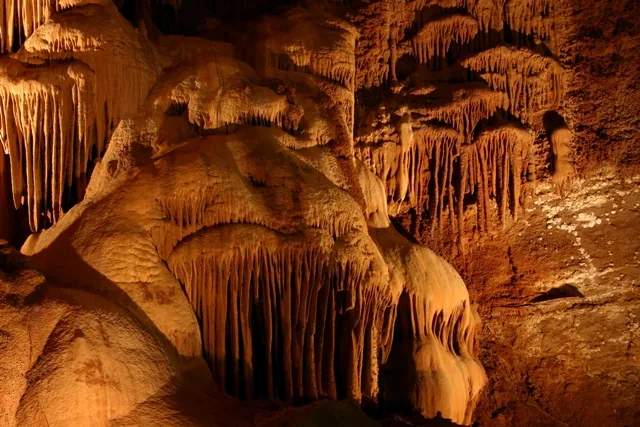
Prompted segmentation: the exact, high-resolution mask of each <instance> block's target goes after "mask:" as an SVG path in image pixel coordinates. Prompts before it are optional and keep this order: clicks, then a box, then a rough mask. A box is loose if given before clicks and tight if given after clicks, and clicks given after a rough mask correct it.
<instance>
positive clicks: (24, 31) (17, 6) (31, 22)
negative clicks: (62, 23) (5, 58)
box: [0, 0, 78, 53]
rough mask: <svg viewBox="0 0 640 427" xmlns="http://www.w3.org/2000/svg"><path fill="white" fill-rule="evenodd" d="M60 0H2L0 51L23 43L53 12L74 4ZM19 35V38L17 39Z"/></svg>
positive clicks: (7, 50) (8, 50)
mask: <svg viewBox="0 0 640 427" xmlns="http://www.w3.org/2000/svg"><path fill="white" fill-rule="evenodd" d="M68 3H73V4H76V3H78V2H68V1H60V0H53V1H51V0H33V1H25V0H2V1H1V2H0V53H5V52H11V51H12V50H13V48H14V47H15V46H16V44H22V43H23V42H24V41H25V40H26V39H27V38H28V37H29V36H30V35H31V34H32V33H33V32H34V31H35V30H36V29H37V28H38V27H39V26H40V25H42V24H43V23H44V22H45V21H46V20H47V19H48V18H49V16H51V14H52V13H53V12H55V11H60V10H62V9H66V8H68V7H71V6H73V4H68ZM16 36H17V39H16Z"/></svg>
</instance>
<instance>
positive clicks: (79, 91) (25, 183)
mask: <svg viewBox="0 0 640 427" xmlns="http://www.w3.org/2000/svg"><path fill="white" fill-rule="evenodd" d="M98 18H99V19H98ZM149 47H150V45H149V41H148V40H146V39H145V37H144V36H142V35H141V34H140V33H139V32H138V31H137V30H135V29H134V28H133V27H132V26H131V24H129V23H128V22H127V21H126V20H125V19H124V18H123V17H122V16H121V15H120V14H119V12H118V10H117V9H116V7H115V6H113V5H112V4H111V3H108V4H104V5H85V6H80V7H77V8H72V9H69V10H66V11H64V12H62V13H59V14H52V15H51V16H50V18H49V20H48V21H47V22H46V23H45V24H43V25H41V26H40V27H38V28H37V29H36V30H35V31H34V32H33V33H32V34H31V36H30V37H29V38H28V39H27V40H26V41H25V43H24V45H23V46H22V48H21V49H20V51H19V52H18V53H17V54H16V55H15V57H16V58H17V59H18V61H20V63H21V64H24V65H20V64H14V63H10V60H6V63H7V65H4V66H3V67H2V69H1V70H0V79H3V81H4V84H3V85H2V105H1V106H0V114H1V116H2V119H1V120H2V121H1V122H0V126H1V127H2V128H1V132H0V138H1V139H2V144H3V147H4V151H5V153H6V154H9V156H10V157H11V163H12V167H11V171H12V182H13V194H14V203H15V205H16V207H18V206H19V205H20V204H22V203H23V202H22V200H23V197H24V203H25V204H27V205H28V207H29V223H30V226H31V229H32V230H33V231H37V230H40V229H42V228H43V227H44V226H45V225H50V224H52V223H55V222H56V221H58V220H59V219H60V217H61V216H62V213H63V212H62V204H63V195H64V193H65V192H66V191H69V190H70V189H71V188H72V187H74V188H75V189H76V193H77V194H76V195H75V196H74V197H73V198H75V197H77V198H82V196H83V194H84V186H85V185H86V178H87V177H86V173H87V169H88V167H89V163H90V161H91V160H93V159H94V158H95V157H96V156H100V155H101V154H102V153H103V152H104V148H105V144H106V142H107V141H108V139H109V138H110V135H111V132H112V130H113V129H115V127H116V126H117V124H118V122H119V121H120V119H121V118H122V117H124V116H126V115H129V114H132V113H133V112H135V111H136V110H137V108H138V106H140V104H141V103H142V102H143V101H144V99H145V98H146V95H147V93H148V91H149V89H150V88H151V86H152V85H153V84H154V82H155V79H156V77H157V75H158V73H159V71H160V67H159V62H158V59H157V58H156V56H155V53H154V50H153V49H150V48H149ZM3 61H5V60H4V59H3ZM68 61H72V62H68ZM9 63H10V64H9ZM27 64H29V65H27ZM46 64H51V65H46ZM34 65H35V66H37V68H32V67H33V66H34ZM27 66H29V68H26V67H27ZM62 70H65V71H62ZM65 75H66V77H65V78H63V76H65Z"/></svg>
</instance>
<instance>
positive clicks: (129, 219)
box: [0, 0, 635, 427]
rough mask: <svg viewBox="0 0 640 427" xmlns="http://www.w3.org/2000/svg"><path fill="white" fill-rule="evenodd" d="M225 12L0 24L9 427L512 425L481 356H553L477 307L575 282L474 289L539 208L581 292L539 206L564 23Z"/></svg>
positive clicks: (423, 12)
mask: <svg viewBox="0 0 640 427" xmlns="http://www.w3.org/2000/svg"><path fill="white" fill-rule="evenodd" d="M219 3H220V4H216V5H211V4H207V2H203V1H199V0H193V1H162V2H156V1H150V0H120V1H114V2H112V1H109V0H82V1H79V0H75V1H66V0H65V1H62V0H56V1H47V2H42V1H39V0H37V1H30V2H29V1H14V0H0V53H1V54H2V55H1V56H0V101H1V102H0V142H1V143H2V148H3V152H4V156H3V157H2V158H1V159H0V160H1V161H0V181H1V182H0V184H1V185H0V238H1V239H8V240H10V241H11V242H12V243H14V244H17V245H21V249H20V251H21V254H18V253H17V252H15V251H14V250H12V249H10V248H9V246H8V245H7V244H5V243H2V244H1V245H0V246H1V247H0V391H1V392H2V393H0V395H2V398H1V399H0V424H2V425H8V426H16V427H17V426H40V425H47V426H49V427H53V426H84V425H99V426H103V425H104V426H107V425H114V426H122V427H126V426H135V425H166V426H178V425H180V426H185V425H187V426H201V425H220V426H225V425H247V426H249V425H260V426H276V425H307V424H308V425H318V426H319V425H337V423H339V422H342V423H352V424H354V425H368V424H371V425H377V422H376V421H374V420H373V419H370V418H367V417H366V416H365V415H364V413H363V412H362V411H361V409H360V408H362V409H364V410H366V411H367V414H368V415H370V416H372V417H375V418H380V419H383V418H385V417H388V416H391V415H393V414H395V415H393V416H394V417H396V418H392V419H391V421H389V420H386V421H383V422H385V423H387V425H396V424H394V423H395V421H394V420H396V421H397V420H399V419H400V420H401V419H402V417H403V416H409V415H411V414H414V415H415V416H416V417H420V418H421V419H422V420H424V419H427V418H446V419H448V420H451V421H452V422H453V423H456V424H462V425H470V424H472V422H473V421H474V410H475V409H476V407H478V405H480V408H481V411H480V413H479V414H476V417H477V420H479V422H480V423H481V424H482V423H483V424H482V425H487V423H489V424H491V422H494V421H495V422H496V423H498V424H499V423H501V422H502V423H503V424H504V423H508V422H509V421H514V422H515V421H522V417H520V418H519V417H518V415H517V410H521V406H517V405H519V403H517V404H516V406H515V407H516V408H517V410H514V412H513V413H515V414H516V415H513V416H510V417H511V418H509V419H507V418H505V417H506V415H504V414H510V412H509V411H508V410H507V409H504V407H502V406H500V403H501V402H500V397H499V391H496V390H499V384H500V382H499V381H500V380H502V378H496V377H491V378H487V375H486V374H485V370H484V368H483V366H482V364H481V362H480V359H479V355H478V349H479V348H480V347H481V346H482V348H483V349H484V352H483V354H482V357H483V358H484V359H483V360H484V361H485V362H488V366H489V367H490V369H491V372H493V373H495V372H498V368H500V369H502V368H503V365H505V363H506V362H503V360H504V359H501V357H502V354H499V355H496V354H495V351H496V350H495V348H494V347H489V350H487V348H488V347H487V344H482V343H481V342H480V340H479V336H480V334H484V336H485V337H487V338H488V340H489V341H488V342H490V343H491V345H494V343H496V342H502V341H501V340H506V339H507V338H508V337H503V336H497V335H499V334H500V332H499V331H503V332H504V333H505V334H510V333H513V332H512V331H514V330H517V331H518V333H521V334H523V336H527V337H528V340H530V341H531V342H532V343H537V344H536V345H537V346H538V347H536V348H535V349H532V350H531V354H537V355H538V356H539V357H546V355H548V353H545V350H544V349H546V347H544V345H543V344H541V342H542V341H544V340H545V339H546V336H547V335H546V334H547V333H548V332H549V331H546V330H545V329H544V327H542V326H540V325H534V326H531V325H529V324H525V323H523V326H520V327H519V328H516V327H515V326H513V325H511V324H510V323H508V322H510V320H504V323H499V324H498V323H496V316H495V312H494V311H493V310H494V306H493V305H492V304H493V301H502V300H501V298H503V295H502V294H498V295H494V296H491V297H490V298H488V297H487V292H491V291H490V289H498V290H500V292H503V293H504V294H505V295H507V296H508V297H510V298H513V299H514V300H517V301H518V304H520V303H522V301H521V300H522V299H523V298H525V297H526V298H528V299H527V300H526V301H525V303H524V304H525V305H526V304H539V303H545V302H547V301H549V300H554V299H557V298H561V299H562V298H565V297H566V298H584V297H585V294H584V293H582V292H581V291H580V289H578V287H577V286H578V285H580V286H582V285H583V282H580V281H578V280H577V279H576V280H573V279H572V281H571V283H570V284H564V285H563V286H555V287H553V288H552V289H550V290H545V291H544V293H542V294H541V295H538V296H532V295H531V290H530V289H528V288H527V289H525V290H520V291H516V290H513V289H512V290H509V289H507V290H504V289H502V288H501V285H499V284H496V282H495V281H498V280H502V278H503V276H501V274H502V270H500V269H499V268H497V269H496V271H495V274H494V272H493V271H489V270H490V267H487V269H486V270H483V267H482V262H484V261H483V260H486V261H487V265H488V266H491V265H492V264H491V262H493V261H495V260H492V258H491V256H490V255H487V254H490V250H491V248H498V249H500V250H502V246H500V245H501V244H502V243H503V242H511V241H512V240H510V239H513V238H515V237H514V234H513V233H516V232H517V233H519V234H518V236H519V237H521V236H522V234H523V233H525V234H526V235H527V236H528V235H529V234H527V233H531V231H529V230H527V228H526V227H527V226H528V225H529V224H531V223H533V224H534V227H535V224H537V222H536V220H537V217H536V214H535V213H532V212H534V211H535V206H541V204H544V203H545V202H543V201H541V200H547V199H549V200H547V202H548V204H546V205H544V206H543V207H542V208H541V209H542V210H543V211H544V212H546V213H548V215H547V219H548V226H547V228H548V229H549V230H551V229H552V228H553V227H556V226H557V227H558V229H562V230H564V231H569V232H570V235H571V236H573V237H575V238H576V240H575V242H574V243H575V244H573V246H575V247H576V248H578V249H575V250H578V252H579V257H582V258H584V259H585V260H587V263H586V264H585V266H586V267H585V268H587V270H585V271H586V273H585V274H588V275H589V277H591V279H590V280H591V282H590V283H592V282H593V277H595V273H594V272H595V271H596V270H597V267H596V265H595V264H594V263H593V262H592V261H591V259H590V258H589V257H590V255H589V252H588V251H587V250H586V249H585V248H584V247H583V246H581V245H582V243H581V242H582V241H581V240H580V239H581V238H580V237H578V234H577V226H576V225H575V224H568V225H567V224H564V223H562V224H560V222H558V221H560V220H559V219H558V218H559V217H556V216H553V215H552V214H551V213H549V212H550V209H551V207H550V206H553V203H558V204H559V203H560V202H556V201H555V200H556V199H551V198H550V197H551V196H549V195H548V194H547V193H544V189H545V188H549V189H551V190H550V193H549V194H554V195H557V197H559V198H562V200H568V201H566V202H563V203H573V202H571V200H573V199H572V198H571V197H575V194H576V193H575V191H576V186H577V185H579V183H580V182H581V181H580V179H579V168H578V165H577V164H576V160H579V158H580V157H579V153H577V152H576V150H575V148H576V145H577V144H578V143H579V141H578V140H577V139H576V137H575V135H577V134H579V130H578V127H576V126H575V124H576V122H575V117H576V116H575V112H574V111H573V110H572V106H571V105H568V104H567V99H573V98H572V97H575V96H576V95H575V93H576V83H575V76H574V75H573V74H572V70H571V64H570V63H569V62H567V61H566V55H563V51H562V47H561V46H562V42H563V40H566V37H567V36H566V34H567V31H568V30H566V22H568V21H567V18H566V16H565V15H563V13H566V12H563V11H564V10H565V9H566V5H565V4H564V3H565V2H564V0H506V1H493V0H363V1H355V2H339V1H322V2H305V1H290V2H282V4H281V3H280V2H272V3H274V4H269V2H264V1H254V2H219ZM275 3H277V4H275ZM285 3H286V4H285ZM569 9H570V8H569ZM161 30H162V31H161ZM163 32H164V33H163ZM547 162H548V165H546V163H547ZM547 181H548V182H549V183H552V184H553V185H552V186H547V183H546V182H547ZM541 182H543V184H542V185H540V183H541ZM633 182H635V181H633ZM541 189H542V190H541ZM572 194H574V196H572ZM532 206H534V207H533V208H532ZM558 209H559V210H558V212H561V211H562V209H565V208H558ZM567 209H568V208H567ZM578 211H579V209H577V208H576V210H575V212H578ZM580 215H582V216H580V217H578V213H576V221H578V222H579V223H582V222H585V221H587V220H586V219H585V218H586V217H584V218H583V216H584V215H587V214H585V213H584V212H580ZM589 218H591V217H589ZM598 219H599V218H598ZM582 220H584V221H582ZM529 221H531V223H530V222H529ZM592 222H593V224H596V223H597V219H593V221H592ZM589 224H591V223H589ZM598 224H599V223H598ZM24 227H26V228H28V230H29V231H30V232H31V234H30V235H28V236H27V235H23V234H24V230H23V228H24ZM572 227H573V228H572ZM631 228H632V227H630V229H631ZM514 230H516V231H514ZM523 239H524V238H523ZM522 244H523V242H522V241H520V240H518V241H516V242H513V246H511V244H509V245H506V243H505V245H506V246H505V248H508V249H507V252H506V256H504V257H502V258H504V259H506V260H508V262H509V265H510V268H511V271H512V273H513V274H511V275H510V276H509V278H508V280H506V282H508V283H509V284H513V285H514V286H515V285H518V284H519V283H520V282H521V281H522V280H524V279H523V277H525V275H526V274H530V273H529V272H525V273H522V272H521V271H519V270H518V267H517V266H516V262H517V263H520V258H518V257H520V256H521V255H520V254H521V251H522ZM425 245H429V246H430V248H427V247H426V246H425ZM492 245H493V246H492ZM512 247H513V249H512ZM487 248H489V249H487ZM572 250H574V249H573V248H571V249H567V248H565V249H564V251H565V252H566V253H569V252H571V251H572ZM496 253H498V252H496ZM500 253H501V252H500ZM531 253H532V254H533V253H535V250H533V249H532V250H531ZM572 253H573V252H572ZM442 256H444V257H446V259H447V260H448V261H449V262H451V264H450V263H449V262H448V261H447V260H445V258H443V257H442ZM582 258H580V259H582ZM504 259H501V260H500V261H504ZM516 259H517V260H518V261H514V260H516ZM572 259H573V258H572ZM452 264H453V265H455V266H456V268H457V269H458V270H456V268H454V267H453V266H452ZM498 264H499V263H497V262H496V265H498ZM500 265H501V264H500ZM500 268H502V267H500ZM532 268H534V267H532ZM458 271H460V272H462V273H463V275H464V277H465V280H468V283H469V284H470V289H471V291H472V296H474V297H475V298H476V299H478V300H480V301H482V302H483V304H484V306H482V307H481V308H480V311H481V313H482V314H483V316H487V317H488V318H489V319H491V322H492V323H490V325H489V326H488V327H486V326H485V328H484V329H482V324H481V321H480V316H479V314H478V310H477V306H476V305H475V304H474V303H473V302H472V299H471V298H470V293H469V291H468V290H467V286H466V285H465V281H464V280H463V278H462V277H461V275H460V274H459V272H458ZM536 277H537V276H536ZM479 283H480V285H479ZM536 283H538V282H536ZM545 283H546V282H545ZM553 283H556V281H554V282H553ZM484 284H488V285H487V286H488V288H487V289H483V288H482V285H484ZM536 286H537V285H536ZM540 287H542V285H540ZM596 288H597V287H596ZM505 289H506V288H505ZM594 289H595V288H594ZM547 291H548V292H547ZM517 292H520V294H517V295H516V293H517ZM558 295H560V297H558ZM529 297H531V298H529ZM519 307H520V306H519ZM625 307H626V306H625ZM625 309H626V308H625ZM533 314H534V315H538V314H539V313H533ZM578 317H580V316H578ZM576 318H577V317H576ZM516 319H517V318H516ZM581 319H582V318H581ZM610 320H611V319H610ZM549 321H553V319H551V320H549ZM612 322H613V323H616V322H617V321H615V322H614V321H613V320H612ZM616 324H617V323H616ZM496 331H498V332H496ZM551 333H553V331H551ZM630 334H633V332H630ZM514 340H515V341H517V338H514ZM631 341H632V340H631ZM631 341H629V342H630V344H629V345H630V346H631ZM627 352H628V353H629V354H631V353H632V350H631V347H629V350H628V351H627ZM487 354H489V356H487ZM576 357H578V358H579V357H580V355H578V356H576ZM525 359H526V358H524V357H523V360H525ZM496 360H499V362H495V361H496ZM526 360H527V362H526V363H533V362H530V359H526ZM496 366H497V367H498V368H497V367H496ZM526 366H529V365H526ZM505 369H506V368H505ZM513 369H515V368H513ZM527 369H528V368H527ZM509 372H510V371H509ZM527 372H529V371H527ZM538 374H539V373H538ZM508 375H511V374H508ZM505 378H508V379H509V381H511V377H508V376H506V377H505ZM488 381H489V383H490V384H491V387H492V388H491V389H490V390H489V391H488V392H486V391H485V392H483V390H485V389H486V387H485V386H486V384H487V382H488ZM514 381H515V380H514ZM496 384H498V386H496ZM509 384H511V383H509ZM545 390H546V389H545ZM549 390H552V391H550V392H553V393H555V389H553V388H550V389H549ZM483 393H484V394H483ZM487 396H489V397H487ZM496 396H498V397H496ZM511 398H513V396H509V399H511ZM531 399H533V397H531ZM337 400H347V401H346V402H335V401H337ZM507 400H508V399H507V398H505V401H507ZM56 402H65V404H64V405H61V404H58V403H56ZM261 402H262V403H261ZM518 402H520V401H518ZM527 404H528V405H530V406H531V405H532V404H530V403H527ZM505 405H506V404H505ZM488 414H489V415H488ZM632 416H633V415H632ZM632 416H630V417H628V416H626V415H624V417H622V416H621V418H620V419H621V420H623V421H624V422H626V421H627V420H628V419H630V418H631V417H632ZM398 417H399V418H398ZM500 417H502V418H500ZM625 417H626V418H625ZM585 418H586V417H583V418H581V419H585ZM332 419H333V421H332ZM336 420H338V421H336ZM487 420H489V421H487ZM621 422H622V421H621ZM407 423H409V421H407ZM525 425H527V424H526V423H525Z"/></svg>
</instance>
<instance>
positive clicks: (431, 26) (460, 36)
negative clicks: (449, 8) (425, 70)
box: [413, 15, 479, 64]
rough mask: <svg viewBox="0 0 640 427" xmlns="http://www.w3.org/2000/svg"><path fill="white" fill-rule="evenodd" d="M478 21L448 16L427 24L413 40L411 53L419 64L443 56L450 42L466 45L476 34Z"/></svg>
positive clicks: (466, 17) (459, 16) (460, 16)
mask: <svg viewBox="0 0 640 427" xmlns="http://www.w3.org/2000/svg"><path fill="white" fill-rule="evenodd" d="M478 30H479V28H478V21H476V20H475V19H474V18H472V17H471V16H464V15H449V16H444V17H442V18H439V19H436V20H433V21H431V22H428V23H427V24H426V25H425V26H424V27H423V28H422V29H421V30H420V31H419V32H418V34H416V36H415V37H414V38H413V52H414V55H415V56H416V57H417V58H418V61H419V62H420V63H421V64H425V63H426V62H427V61H428V60H430V59H431V58H433V57H440V56H445V55H446V53H447V51H448V50H449V46H451V43H452V42H457V43H459V44H464V43H468V42H469V41H471V40H472V39H473V37H474V36H475V35H476V34H477V33H478Z"/></svg>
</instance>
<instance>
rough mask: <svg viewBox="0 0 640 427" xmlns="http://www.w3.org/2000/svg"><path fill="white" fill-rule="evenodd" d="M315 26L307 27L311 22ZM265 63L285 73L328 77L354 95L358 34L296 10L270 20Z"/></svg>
mask: <svg viewBox="0 0 640 427" xmlns="http://www.w3.org/2000/svg"><path fill="white" fill-rule="evenodd" d="M311 17H312V19H313V21H314V25H311V26H310V25H308V22H309V18H311ZM263 25H264V30H265V33H266V34H268V36H267V38H266V40H265V42H264V46H265V58H264V60H265V62H266V65H267V66H269V67H274V68H277V69H280V70H284V71H301V72H309V73H312V74H316V75H318V76H322V77H325V78H327V79H329V80H331V81H333V82H336V83H339V84H341V85H343V86H345V87H346V88H347V89H349V90H351V91H353V89H354V84H355V74H356V63H355V55H354V48H355V44H356V37H357V34H358V32H357V30H356V29H355V28H354V27H353V26H351V25H349V24H347V23H346V22H342V21H338V20H335V19H334V18H332V17H331V16H329V15H325V14H322V13H319V12H315V13H313V15H311V13H310V12H309V11H307V10H305V9H300V8H295V9H293V10H291V11H289V12H287V13H285V14H284V15H283V16H278V17H267V18H266V19H265V20H264V23H263Z"/></svg>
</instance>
